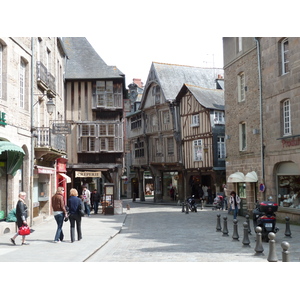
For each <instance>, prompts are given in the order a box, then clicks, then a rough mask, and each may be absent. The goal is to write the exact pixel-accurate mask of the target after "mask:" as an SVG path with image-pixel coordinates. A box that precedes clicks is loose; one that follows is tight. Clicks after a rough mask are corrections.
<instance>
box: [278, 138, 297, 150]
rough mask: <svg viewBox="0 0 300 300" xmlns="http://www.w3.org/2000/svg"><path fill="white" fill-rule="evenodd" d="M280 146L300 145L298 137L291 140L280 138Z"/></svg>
mask: <svg viewBox="0 0 300 300" xmlns="http://www.w3.org/2000/svg"><path fill="white" fill-rule="evenodd" d="M281 142H282V146H283V148H285V147H292V146H299V145H300V138H297V139H292V140H282V141H281Z"/></svg>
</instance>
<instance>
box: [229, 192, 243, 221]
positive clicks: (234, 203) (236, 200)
mask: <svg viewBox="0 0 300 300" xmlns="http://www.w3.org/2000/svg"><path fill="white" fill-rule="evenodd" d="M229 202H230V205H231V208H232V210H233V219H236V218H237V214H238V210H239V209H240V203H241V199H240V197H239V196H238V195H237V194H236V192H235V191H232V192H231V193H230V199H229Z"/></svg>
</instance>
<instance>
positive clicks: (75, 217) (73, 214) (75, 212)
mask: <svg viewBox="0 0 300 300" xmlns="http://www.w3.org/2000/svg"><path fill="white" fill-rule="evenodd" d="M82 205H83V204H82V201H81V199H80V198H78V192H77V190H76V189H74V188H72V189H71V190H70V197H69V199H68V207H69V213H70V215H69V220H70V236H71V243H73V242H74V240H75V223H76V230H77V239H78V241H80V240H81V239H82V232H81V213H80V211H81V206H82Z"/></svg>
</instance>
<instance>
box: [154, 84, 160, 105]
mask: <svg viewBox="0 0 300 300" xmlns="http://www.w3.org/2000/svg"><path fill="white" fill-rule="evenodd" d="M152 96H153V97H154V99H155V103H160V86H159V85H156V86H154V87H153V89H152Z"/></svg>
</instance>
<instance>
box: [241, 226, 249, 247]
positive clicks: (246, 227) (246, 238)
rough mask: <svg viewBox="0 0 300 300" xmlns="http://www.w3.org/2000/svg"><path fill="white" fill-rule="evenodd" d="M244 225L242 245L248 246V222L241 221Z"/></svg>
mask: <svg viewBox="0 0 300 300" xmlns="http://www.w3.org/2000/svg"><path fill="white" fill-rule="evenodd" d="M243 226H244V238H243V242H242V243H243V245H244V246H249V245H250V240H249V236H248V233H249V232H248V223H247V222H244V223H243Z"/></svg>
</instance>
